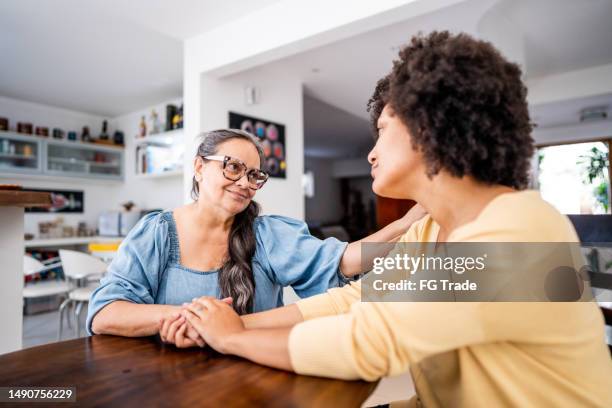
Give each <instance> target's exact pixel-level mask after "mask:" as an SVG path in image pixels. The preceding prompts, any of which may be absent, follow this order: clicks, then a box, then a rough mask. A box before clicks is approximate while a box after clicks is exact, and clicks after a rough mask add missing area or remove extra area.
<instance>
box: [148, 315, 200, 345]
mask: <svg viewBox="0 0 612 408" xmlns="http://www.w3.org/2000/svg"><path fill="white" fill-rule="evenodd" d="M159 337H160V338H161V340H162V341H163V342H164V343H168V344H174V345H175V346H176V347H178V348H188V347H195V346H199V347H204V346H205V345H206V343H205V342H204V340H202V338H201V337H200V335H199V334H198V332H197V331H196V330H195V329H194V328H193V327H192V326H191V325H190V324H189V323H188V322H187V321H186V320H185V317H184V316H182V315H181V314H180V313H172V314H169V315H167V316H165V317H164V318H162V319H161V321H160V330H159Z"/></svg>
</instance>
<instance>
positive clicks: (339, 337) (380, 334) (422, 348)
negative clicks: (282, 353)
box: [289, 302, 486, 381]
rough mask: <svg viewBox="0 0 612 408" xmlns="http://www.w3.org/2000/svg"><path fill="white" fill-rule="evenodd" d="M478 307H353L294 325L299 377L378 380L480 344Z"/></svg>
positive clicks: (292, 349)
mask: <svg viewBox="0 0 612 408" xmlns="http://www.w3.org/2000/svg"><path fill="white" fill-rule="evenodd" d="M480 314H481V310H480V306H479V304H477V303H463V304H457V303H427V304H425V303H391V302H389V303H383V302H370V303H365V302H364V303H355V304H354V305H353V306H352V307H351V312H350V313H346V314H342V315H337V316H327V317H322V318H318V319H314V320H310V321H306V322H303V323H300V324H298V325H297V326H295V327H294V328H293V330H292V331H291V333H290V336H289V350H290V356H291V363H292V366H293V369H294V370H295V371H296V372H297V373H299V374H307V375H318V376H325V377H334V378H340V379H346V380H353V379H359V378H361V379H364V380H368V381H373V380H376V379H378V378H380V377H383V376H387V375H397V374H400V373H402V372H405V371H406V370H407V369H408V366H409V364H410V363H415V362H418V361H419V360H421V359H422V358H425V357H426V356H429V355H432V354H436V353H441V352H444V351H448V350H452V349H456V348H458V347H461V346H464V345H467V344H474V343H479V342H482V341H484V340H485V334H486V331H485V329H484V326H482V324H481V323H482V322H483V321H484V320H485V319H482V318H480Z"/></svg>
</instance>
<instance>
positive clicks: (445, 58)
mask: <svg viewBox="0 0 612 408" xmlns="http://www.w3.org/2000/svg"><path fill="white" fill-rule="evenodd" d="M526 98H527V88H526V87H525V86H524V84H523V82H522V81H521V69H520V68H519V66H518V65H517V64H513V63H510V62H508V61H507V60H506V59H505V58H504V57H503V56H502V55H501V54H500V53H499V51H497V50H496V49H495V48H494V47H493V45H492V44H490V43H488V42H485V41H481V40H476V39H474V38H472V37H471V36H469V35H467V34H458V35H453V34H450V33H449V32H448V31H442V32H433V33H431V34H429V35H426V36H424V35H422V34H420V35H417V36H415V37H413V38H412V40H411V42H410V44H408V45H407V46H406V47H405V48H403V49H402V50H401V51H400V53H399V59H398V60H396V61H394V63H393V69H392V71H391V73H390V74H389V75H387V76H386V77H384V78H382V79H381V80H380V81H378V84H377V86H376V89H375V91H374V94H373V96H372V98H371V99H370V101H369V102H368V112H370V115H371V119H372V125H373V127H374V129H376V128H377V121H378V117H379V116H380V114H381V112H382V110H383V108H384V106H385V105H386V104H389V105H390V107H391V108H392V109H393V111H394V114H395V115H399V118H400V119H401V120H402V122H403V123H404V124H405V125H406V127H407V128H408V130H409V131H410V134H411V140H412V144H413V146H414V148H415V150H418V151H420V152H422V153H423V157H424V160H425V163H426V167H427V175H428V176H429V177H432V176H434V175H436V174H438V173H439V172H440V170H442V169H444V170H445V171H447V172H449V173H450V174H452V175H453V176H456V177H463V176H464V175H468V176H471V177H473V178H474V179H476V180H478V181H480V182H483V183H486V184H501V185H505V186H508V187H512V188H516V189H523V188H525V187H526V186H527V184H528V181H529V166H530V160H531V157H532V155H533V152H534V146H533V139H532V137H531V130H532V125H531V121H530V119H529V111H528V108H527V99H526Z"/></svg>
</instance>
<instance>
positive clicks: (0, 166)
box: [0, 132, 124, 181]
mask: <svg viewBox="0 0 612 408" xmlns="http://www.w3.org/2000/svg"><path fill="white" fill-rule="evenodd" d="M123 155H124V149H123V148H122V147H118V146H109V145H105V144H97V143H83V142H77V141H68V140H58V139H50V138H42V137H39V136H32V135H23V134H19V133H14V132H0V177H13V176H15V175H18V176H27V177H45V178H46V177H48V176H57V177H78V178H85V179H101V180H115V181H122V180H123V174H124V172H123Z"/></svg>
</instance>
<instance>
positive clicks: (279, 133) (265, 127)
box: [229, 112, 287, 178]
mask: <svg viewBox="0 0 612 408" xmlns="http://www.w3.org/2000/svg"><path fill="white" fill-rule="evenodd" d="M229 127H230V128H231V129H242V130H244V131H245V132H249V133H251V134H252V135H254V136H256V137H257V138H258V139H259V141H260V142H261V144H262V146H263V150H264V160H265V163H264V166H263V167H264V170H266V171H267V172H268V174H269V175H270V177H277V178H286V177H287V176H286V171H287V157H286V149H285V125H281V124H280V123H274V122H270V121H269V120H265V119H259V118H254V117H251V116H246V115H242V114H240V113H235V112H230V113H229Z"/></svg>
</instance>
